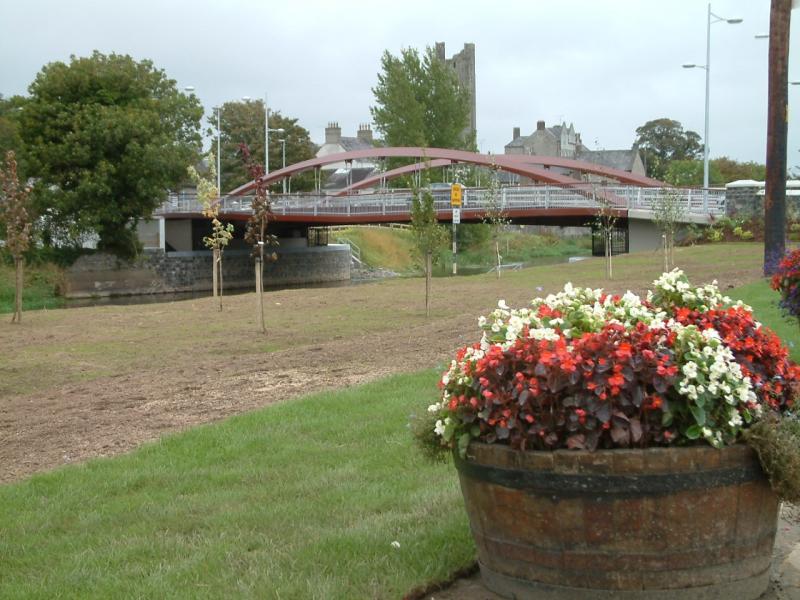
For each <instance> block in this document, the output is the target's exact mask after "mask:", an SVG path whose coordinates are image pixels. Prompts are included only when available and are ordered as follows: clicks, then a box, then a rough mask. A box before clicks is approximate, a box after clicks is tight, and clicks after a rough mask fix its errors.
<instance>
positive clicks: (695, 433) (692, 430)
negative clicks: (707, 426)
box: [683, 425, 703, 440]
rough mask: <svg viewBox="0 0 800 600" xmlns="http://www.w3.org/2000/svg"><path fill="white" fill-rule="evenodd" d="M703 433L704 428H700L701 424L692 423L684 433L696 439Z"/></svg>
mask: <svg viewBox="0 0 800 600" xmlns="http://www.w3.org/2000/svg"><path fill="white" fill-rule="evenodd" d="M702 434H703V430H702V429H701V428H700V426H699V425H692V426H691V427H689V428H688V429H687V430H686V431H685V432H684V434H683V435H685V436H686V437H687V438H689V439H690V440H696V439H698V438H699V437H700V436H701V435H702Z"/></svg>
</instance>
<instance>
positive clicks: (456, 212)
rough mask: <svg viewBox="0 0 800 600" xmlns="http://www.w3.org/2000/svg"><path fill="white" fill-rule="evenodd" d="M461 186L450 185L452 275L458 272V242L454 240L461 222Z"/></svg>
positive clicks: (457, 184) (458, 184)
mask: <svg viewBox="0 0 800 600" xmlns="http://www.w3.org/2000/svg"><path fill="white" fill-rule="evenodd" d="M462 197H463V187H462V185H461V184H460V183H454V184H453V185H451V186H450V208H451V209H452V210H453V275H457V274H458V260H457V258H458V243H457V242H456V231H457V227H456V226H457V225H458V224H459V223H461V199H462Z"/></svg>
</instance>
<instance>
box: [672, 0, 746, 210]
mask: <svg viewBox="0 0 800 600" xmlns="http://www.w3.org/2000/svg"><path fill="white" fill-rule="evenodd" d="M722 21H725V22H726V23H728V24H730V25H736V24H738V23H741V22H742V19H738V18H737V19H726V18H724V17H720V16H719V15H715V14H714V13H713V12H711V3H709V5H708V21H707V22H706V64H704V65H696V64H685V65H683V68H684V69H694V68H698V69H705V71H706V111H705V112H706V114H705V127H704V133H703V189H705V190H706V191H705V192H704V195H703V198H704V204H707V203H708V151H709V144H708V113H709V91H710V83H711V25H712V24H713V23H720V22H722Z"/></svg>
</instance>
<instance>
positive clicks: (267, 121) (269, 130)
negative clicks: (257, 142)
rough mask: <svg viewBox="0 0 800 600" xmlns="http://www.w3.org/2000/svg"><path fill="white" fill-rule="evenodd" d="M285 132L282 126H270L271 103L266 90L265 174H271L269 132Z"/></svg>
mask: <svg viewBox="0 0 800 600" xmlns="http://www.w3.org/2000/svg"><path fill="white" fill-rule="evenodd" d="M270 132H272V133H283V132H284V130H283V128H282V127H278V128H277V129H270V127H269V104H267V94H266V92H264V175H269V134H270Z"/></svg>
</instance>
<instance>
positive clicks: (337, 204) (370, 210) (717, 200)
mask: <svg viewBox="0 0 800 600" xmlns="http://www.w3.org/2000/svg"><path fill="white" fill-rule="evenodd" d="M667 190H669V191H670V192H671V193H675V194H678V197H679V198H680V199H681V201H682V202H683V204H684V210H685V213H686V214H687V215H703V216H708V215H714V216H720V215H724V214H725V201H726V199H725V190H724V189H709V190H698V189H691V188H664V189H662V188H644V187H636V186H623V185H618V186H598V185H592V184H588V183H587V184H581V185H579V186H569V187H567V186H556V185H533V186H526V187H505V188H501V190H500V197H499V204H500V207H501V209H502V210H504V211H511V210H514V211H517V210H526V209H557V208H600V207H601V206H603V205H604V204H606V203H608V204H610V205H611V206H612V207H613V208H620V209H629V210H644V211H649V210H652V209H653V203H654V202H655V201H656V200H657V199H658V198H659V197H660V196H662V195H663V194H664V193H666V192H667ZM490 193H491V192H490V191H489V190H486V189H467V190H465V192H464V198H463V203H462V210H467V211H470V210H471V211H478V212H480V211H482V210H485V209H486V207H487V206H488V205H489V202H490ZM431 194H432V195H433V198H434V207H435V210H437V211H438V212H444V211H449V210H450V192H449V191H447V190H443V191H438V190H437V191H432V192H431ZM606 198H607V199H608V200H607V202H604V199H606ZM412 199H413V193H412V192H411V191H410V190H400V191H392V192H385V193H381V192H378V193H374V194H358V195H352V196H339V197H334V196H327V195H308V194H302V195H301V194H273V195H272V211H273V212H274V213H275V214H277V215H303V216H344V215H347V216H353V215H357V216H362V217H369V216H378V215H380V216H382V217H385V216H398V217H404V218H408V215H409V213H410V211H411V203H412ZM251 202H252V198H251V197H249V196H223V197H222V198H220V200H219V206H220V212H221V213H234V214H236V213H244V214H249V213H251V211H252V209H251ZM201 211H202V207H201V205H200V203H199V202H198V201H197V198H196V197H195V196H194V195H191V194H180V195H177V194H172V195H170V196H169V197H168V198H167V200H166V201H165V202H164V204H163V205H162V206H161V207H160V208H159V209H157V210H156V214H179V213H200V212H201Z"/></svg>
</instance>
